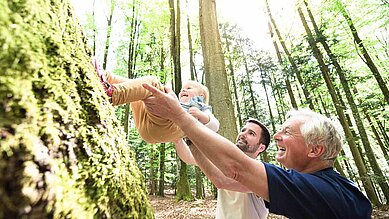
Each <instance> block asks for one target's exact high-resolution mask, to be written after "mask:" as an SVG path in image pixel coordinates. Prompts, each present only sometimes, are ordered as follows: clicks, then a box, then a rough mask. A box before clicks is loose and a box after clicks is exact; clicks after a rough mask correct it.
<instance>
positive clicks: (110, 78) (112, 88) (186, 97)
mask: <svg viewBox="0 0 389 219" xmlns="http://www.w3.org/2000/svg"><path fill="white" fill-rule="evenodd" d="M93 65H94V67H95V69H96V72H97V74H98V75H99V78H100V82H101V84H102V85H103V87H104V90H105V93H106V94H107V95H108V96H109V97H110V101H111V103H112V105H114V106H116V105H121V104H127V103H130V106H131V109H132V114H133V118H134V123H135V126H136V128H137V130H138V132H139V135H140V136H141V137H142V139H143V140H145V141H146V142H148V143H153V144H154V143H163V142H173V141H177V140H178V139H182V138H183V137H184V133H183V132H182V131H181V129H180V128H178V127H177V126H176V125H175V124H174V123H172V122H171V121H169V120H167V119H163V118H160V117H157V116H155V115H153V114H151V113H149V112H148V111H147V109H146V107H145V105H144V103H143V101H142V100H144V99H146V98H147V97H149V96H151V93H150V92H149V91H148V90H146V89H144V88H143V87H142V84H144V83H148V84H151V85H153V86H155V87H157V88H158V89H160V90H162V91H163V90H164V86H163V85H162V84H161V83H160V82H159V80H158V78H157V77H154V76H145V77H140V78H136V79H128V78H124V77H121V76H118V75H115V74H113V73H111V72H109V71H103V70H102V69H100V67H99V65H98V64H97V62H96V60H95V59H94V60H93ZM178 98H179V100H180V103H181V106H182V107H183V108H184V109H185V110H186V111H187V112H188V113H189V114H191V115H192V116H193V117H195V118H196V119H198V120H199V121H200V122H201V123H203V124H204V125H206V126H207V127H208V128H210V129H211V130H213V131H217V130H218V129H219V121H218V120H217V119H216V118H215V116H214V115H213V114H212V109H211V107H210V106H209V105H208V101H209V91H208V88H207V87H206V86H204V85H202V84H201V83H199V82H196V81H187V82H186V83H185V84H184V85H183V86H182V89H181V91H180V93H179V95H178Z"/></svg>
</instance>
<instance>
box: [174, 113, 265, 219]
mask: <svg viewBox="0 0 389 219" xmlns="http://www.w3.org/2000/svg"><path fill="white" fill-rule="evenodd" d="M269 143H270V134H269V131H268V130H267V128H266V127H265V126H264V125H262V123H260V122H259V121H258V120H256V119H248V120H247V121H246V122H245V125H244V127H243V128H242V130H241V131H240V133H239V134H238V136H237V138H236V146H237V147H238V148H239V149H240V150H241V151H242V152H244V153H245V154H246V155H247V156H248V157H250V158H252V159H255V158H257V157H258V155H259V154H260V153H262V152H263V151H265V150H266V149H267V147H268V145H269ZM174 146H175V148H176V151H177V154H178V156H179V157H180V158H181V159H182V160H183V161H184V162H185V163H187V164H193V165H197V166H199V167H200V169H201V170H202V171H203V172H204V174H205V175H206V176H207V177H208V178H209V179H210V180H211V182H212V183H213V184H214V185H215V186H216V187H217V188H218V193H217V204H216V219H225V218H231V219H239V218H242V219H243V218H254V219H261V218H267V214H268V210H267V208H266V207H265V203H264V201H263V199H262V198H260V197H258V196H256V195H255V194H254V193H252V192H251V191H250V190H249V189H247V188H246V187H244V186H242V184H240V183H239V182H237V181H235V180H233V179H231V178H228V177H226V176H225V175H224V174H223V173H222V172H221V171H220V170H219V169H218V168H217V167H216V166H215V165H213V164H212V163H211V162H210V161H209V160H208V159H207V158H206V157H205V156H204V155H203V154H202V153H201V152H200V151H199V150H198V149H197V147H195V146H193V145H192V143H191V141H190V140H187V141H186V143H185V142H184V141H183V140H179V141H176V142H174ZM188 146H189V147H188ZM189 149H190V150H189Z"/></svg>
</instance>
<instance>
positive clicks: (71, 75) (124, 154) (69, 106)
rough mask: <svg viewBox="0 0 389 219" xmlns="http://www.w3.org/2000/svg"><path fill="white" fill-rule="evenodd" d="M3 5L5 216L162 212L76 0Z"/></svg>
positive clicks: (0, 214)
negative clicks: (112, 100)
mask: <svg viewBox="0 0 389 219" xmlns="http://www.w3.org/2000/svg"><path fill="white" fill-rule="evenodd" d="M0 11H1V13H2V16H1V20H0V23H1V24H0V26H1V27H2V31H0V41H1V42H2V50H0V57H1V62H0V67H1V69H2V74H0V101H1V107H0V136H1V137H0V145H1V147H0V171H1V174H0V192H1V201H0V218H65V217H66V218H154V215H153V210H152V208H151V205H150V203H149V201H148V197H147V193H146V186H145V183H144V178H143V176H142V174H141V172H140V170H139V169H138V167H137V164H136V162H135V158H134V153H133V152H132V151H130V149H129V147H128V145H127V141H126V139H125V137H124V136H125V135H124V133H123V131H122V129H121V128H120V126H119V121H118V120H117V118H116V116H115V114H114V108H113V107H112V106H111V105H110V104H109V102H108V99H107V98H106V97H105V94H104V91H103V88H102V87H101V85H100V83H99V79H98V77H97V75H96V72H95V70H94V68H93V66H92V65H91V62H90V56H91V52H90V50H89V48H88V47H87V45H86V39H85V37H84V35H83V34H82V28H81V27H80V26H79V24H78V23H77V19H76V18H75V17H73V14H74V12H73V9H72V7H71V6H70V4H69V2H68V1H43V0H42V1H33V0H26V1H6V2H4V1H3V2H2V3H1V4H0ZM7 27H8V28H7Z"/></svg>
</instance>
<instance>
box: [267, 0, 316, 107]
mask: <svg viewBox="0 0 389 219" xmlns="http://www.w3.org/2000/svg"><path fill="white" fill-rule="evenodd" d="M265 3H266V9H267V12H268V15H269V18H270V21H271V23H272V25H273V27H274V30H275V32H276V34H277V37H278V39H279V41H280V43H281V46H282V48H283V49H284V52H285V54H286V56H287V58H288V60H289V62H290V64H291V66H292V71H293V73H294V74H295V75H296V77H297V79H298V81H299V83H300V87H301V89H302V90H303V93H304V97H305V100H306V102H307V103H308V105H309V108H310V109H314V107H313V103H312V100H311V96H310V94H309V92H308V90H307V89H306V86H305V83H304V81H303V79H302V77H301V75H300V72H299V70H298V67H297V65H296V62H295V61H294V60H293V57H292V55H291V54H290V52H289V50H288V48H287V47H286V45H285V41H284V39H283V38H282V36H281V33H280V31H279V30H278V28H277V25H276V22H275V20H274V19H273V16H272V14H271V11H270V6H269V3H268V0H265Z"/></svg>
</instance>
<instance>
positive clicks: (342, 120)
mask: <svg viewBox="0 0 389 219" xmlns="http://www.w3.org/2000/svg"><path fill="white" fill-rule="evenodd" d="M297 10H298V13H299V15H300V18H301V22H302V23H303V26H304V29H305V31H306V33H307V35H308V41H309V45H310V47H311V49H312V52H313V55H314V57H315V58H316V60H317V62H318V64H319V68H320V71H321V73H322V76H323V78H324V81H325V83H326V85H327V88H328V92H329V93H330V95H331V99H332V101H333V104H334V106H335V109H336V112H337V114H338V116H339V120H340V123H341V124H342V127H343V130H344V132H345V135H346V140H347V142H348V144H349V147H350V150H351V152H352V155H353V157H354V160H355V163H356V165H357V168H358V170H359V174H360V176H361V178H362V182H363V185H364V188H365V190H366V193H367V196H368V197H369V198H370V200H371V202H372V203H373V204H374V205H380V202H379V200H378V197H377V195H376V194H375V193H374V187H373V185H372V183H371V181H370V180H369V176H368V174H367V170H366V167H365V165H364V163H363V161H362V157H361V155H360V153H359V152H358V149H357V146H356V144H355V140H354V138H353V135H352V133H351V130H350V127H349V126H348V124H347V120H346V117H345V114H344V112H343V109H341V108H340V106H339V100H338V98H337V96H336V94H335V89H334V85H333V84H332V81H331V79H330V76H329V70H328V66H327V65H326V64H325V63H324V60H323V57H322V54H321V52H320V50H319V48H318V47H317V46H316V43H315V42H314V40H313V36H312V33H311V31H310V29H309V27H308V24H307V22H306V20H305V17H304V15H303V13H302V11H301V8H300V7H298V8H297Z"/></svg>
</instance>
